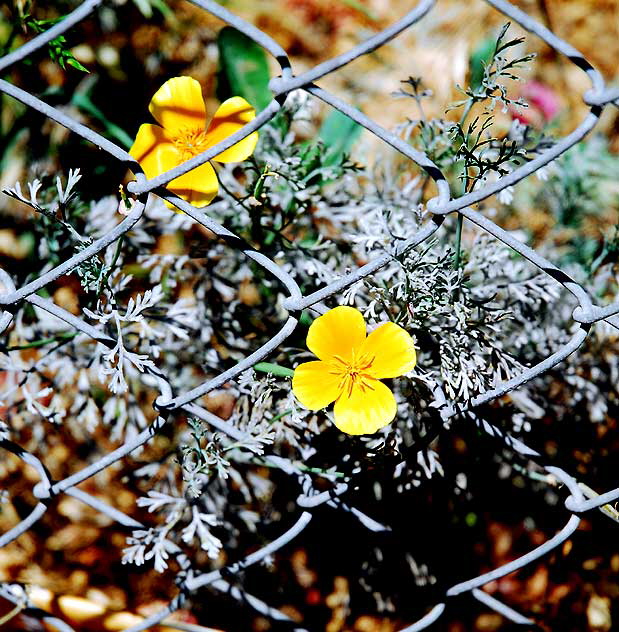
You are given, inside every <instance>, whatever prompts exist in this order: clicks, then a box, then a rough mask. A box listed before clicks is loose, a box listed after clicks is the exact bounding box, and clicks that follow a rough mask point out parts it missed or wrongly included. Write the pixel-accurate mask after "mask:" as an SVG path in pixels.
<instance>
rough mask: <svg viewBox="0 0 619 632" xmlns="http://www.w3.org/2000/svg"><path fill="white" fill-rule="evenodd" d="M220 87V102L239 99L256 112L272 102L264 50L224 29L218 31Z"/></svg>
mask: <svg viewBox="0 0 619 632" xmlns="http://www.w3.org/2000/svg"><path fill="white" fill-rule="evenodd" d="M217 46H218V48H219V65H220V73H219V85H218V89H217V92H218V96H219V98H220V99H221V100H224V99H225V98H228V97H231V96H241V97H243V98H244V99H245V100H246V101H248V102H249V103H251V105H253V106H254V107H255V108H256V109H257V110H258V111H260V110H263V109H264V108H265V107H266V106H267V105H268V104H269V103H270V102H271V101H272V100H273V95H272V94H271V91H270V90H269V80H270V75H269V65H268V63H267V58H266V54H265V52H264V50H263V49H262V48H261V47H260V46H258V44H256V43H255V42H254V41H252V40H250V39H249V38H248V37H247V36H246V35H244V34H243V33H241V32H240V31H237V30H236V29H234V28H232V27H230V26H226V27H224V28H223V29H222V30H221V31H220V32H219V37H218V39H217Z"/></svg>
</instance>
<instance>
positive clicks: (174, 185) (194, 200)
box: [167, 162, 219, 210]
mask: <svg viewBox="0 0 619 632" xmlns="http://www.w3.org/2000/svg"><path fill="white" fill-rule="evenodd" d="M167 188H168V189H169V190H170V191H172V193H176V195H178V196H179V197H180V198H183V200H186V201H187V202H189V203H190V204H193V205H194V206H197V207H198V208H200V207H202V206H206V205H207V204H210V202H211V200H212V199H213V198H214V197H215V196H216V195H217V190H218V189H219V183H218V181H217V175H216V174H215V169H213V166H212V165H211V164H210V163H208V162H205V163H204V164H203V165H200V166H199V167H196V168H195V169H192V170H191V171H188V172H187V173H184V174H183V175H182V176H179V177H178V178H174V180H172V182H170V183H169V184H168V185H167ZM174 210H178V209H176V207H174Z"/></svg>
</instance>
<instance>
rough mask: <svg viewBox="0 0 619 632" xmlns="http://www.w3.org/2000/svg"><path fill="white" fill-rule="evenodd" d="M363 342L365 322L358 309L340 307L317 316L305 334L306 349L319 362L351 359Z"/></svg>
mask: <svg viewBox="0 0 619 632" xmlns="http://www.w3.org/2000/svg"><path fill="white" fill-rule="evenodd" d="M364 340H365V320H364V319H363V315H362V314H361V312H360V311H359V310H358V309H355V308H354V307H347V306H345V305H340V306H339V307H335V308H334V309H331V310H329V311H328V312H327V313H326V314H323V315H322V316H319V317H318V318H317V319H316V320H315V321H314V322H313V323H312V324H311V325H310V328H309V331H308V332H307V347H308V349H309V350H310V351H311V352H312V353H314V354H316V355H317V356H318V357H319V358H320V359H321V360H329V359H330V358H332V357H333V356H339V357H340V358H342V360H344V361H350V360H351V359H352V352H353V350H355V349H358V348H359V347H360V346H361V345H362V344H363V341H364Z"/></svg>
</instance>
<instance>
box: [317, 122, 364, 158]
mask: <svg viewBox="0 0 619 632" xmlns="http://www.w3.org/2000/svg"><path fill="white" fill-rule="evenodd" d="M362 129H363V128H362V127H361V125H359V124H358V123H355V121H353V120H352V119H351V118H349V117H348V116H346V115H345V114H342V113H341V112H339V111H338V110H333V111H332V112H331V113H330V114H329V116H327V118H326V119H325V120H324V121H323V123H322V125H321V126H320V131H319V132H318V138H319V139H320V140H322V143H323V145H324V147H325V156H324V158H323V160H322V164H323V166H326V167H329V166H331V165H334V164H336V163H338V162H339V161H340V159H341V157H342V156H343V155H344V154H348V153H349V152H350V149H351V147H352V146H353V144H354V143H355V141H356V140H357V138H359V135H360V134H361V130H362Z"/></svg>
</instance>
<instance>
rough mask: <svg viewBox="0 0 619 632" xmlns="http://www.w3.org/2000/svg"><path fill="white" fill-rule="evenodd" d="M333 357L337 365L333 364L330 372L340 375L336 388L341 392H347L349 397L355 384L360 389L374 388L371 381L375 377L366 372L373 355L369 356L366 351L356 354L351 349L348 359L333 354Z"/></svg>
mask: <svg viewBox="0 0 619 632" xmlns="http://www.w3.org/2000/svg"><path fill="white" fill-rule="evenodd" d="M333 358H334V359H335V360H336V362H337V365H335V366H334V370H333V371H332V373H333V374H334V375H338V376H339V377H340V383H339V385H338V388H339V390H340V391H341V392H342V393H347V394H348V397H350V396H351V395H352V391H353V388H354V387H355V386H357V387H359V388H360V389H361V390H362V391H365V390H366V389H369V390H371V391H373V390H374V387H373V386H372V382H373V381H374V379H375V378H373V377H372V376H371V375H370V374H369V373H368V371H369V369H370V368H371V366H372V363H373V362H374V356H369V355H368V354H366V353H364V354H362V355H360V356H356V355H355V351H354V349H353V352H352V358H351V359H350V360H344V358H342V357H341V356H338V355H336V356H333Z"/></svg>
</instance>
